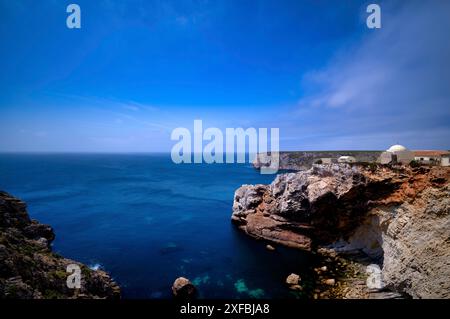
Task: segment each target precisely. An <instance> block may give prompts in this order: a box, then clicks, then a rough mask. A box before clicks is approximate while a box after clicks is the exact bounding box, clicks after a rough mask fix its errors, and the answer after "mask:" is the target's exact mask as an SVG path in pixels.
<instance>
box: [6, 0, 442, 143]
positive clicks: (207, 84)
mask: <svg viewBox="0 0 450 319" xmlns="http://www.w3.org/2000/svg"><path fill="white" fill-rule="evenodd" d="M372 2H373V1H356V0H347V1H345V0H340V1H320V0H319V1H318V0H310V1H300V0H292V1H284V0H282V1H269V0H265V1H263V0H261V1H256V0H253V1H242V0H236V1H230V0H226V1H225V0H224V1H219V0H216V1H212V0H210V1H207V0H202V1H193V0H192V1H182V0H174V1H168V0H165V1H144V0H141V1H138V0H135V1H119V0H117V1H116V0H98V1H82V0H77V1H75V0H73V1H61V0H53V1H51V0H40V1H32V0H28V1H25V0H17V1H10V0H0V21H1V23H0V40H1V43H2V44H1V50H0V70H1V71H0V87H1V88H2V89H1V90H0V135H1V136H2V138H1V139H0V151H44V152H47V151H56V152H67V151H71V152H76V151H86V152H93V151H95V152H152V151H170V149H171V147H172V146H173V144H174V142H173V141H171V140H170V133H171V131H172V130H173V129H174V128H176V127H180V126H181V127H188V128H192V126H193V121H194V119H202V120H203V122H204V126H205V127H219V128H225V127H244V128H246V127H257V128H258V127H268V128H270V127H277V128H279V129H280V138H281V141H280V145H281V149H284V150H325V149H326V150H335V149H385V148H387V147H388V146H389V145H391V144H394V143H401V144H404V145H406V146H408V147H410V148H416V149H419V148H425V149H433V148H438V149H440V148H442V149H449V148H450V144H449V141H450V126H449V124H450V89H449V88H450V61H449V57H450V41H448V30H449V29H450V3H449V2H448V1H439V0H435V1H429V2H426V3H424V1H389V2H385V1H378V2H377V3H379V4H380V5H381V8H382V28H381V29H379V30H369V29H367V27H366V25H365V19H366V17H367V13H366V12H365V9H366V6H367V5H368V4H369V3H372ZM69 3H77V4H79V5H80V7H81V11H82V28H81V29H80V30H70V29H68V28H67V27H66V25H65V20H66V17H67V13H66V6H67V5H68V4H69Z"/></svg>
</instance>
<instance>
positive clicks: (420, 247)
mask: <svg viewBox="0 0 450 319" xmlns="http://www.w3.org/2000/svg"><path fill="white" fill-rule="evenodd" d="M449 181H450V169H449V168H445V167H432V168H428V167H419V168H416V169H411V168H409V167H394V168H389V167H382V166H376V165H370V166H360V165H353V166H350V165H347V164H331V165H313V167H312V168H311V169H309V170H307V171H301V172H297V173H288V174H281V175H278V176H277V177H276V179H275V180H274V181H273V182H272V184H270V185H244V186H242V187H240V188H239V189H238V190H237V191H236V193H235V197H234V204H233V215H232V221H233V222H234V223H235V224H236V225H237V226H238V227H239V228H240V229H241V230H243V231H245V232H246V233H247V234H249V235H250V236H253V237H255V238H259V239H265V240H268V241H271V242H275V243H279V244H283V245H286V246H289V247H294V248H300V249H305V250H313V251H316V250H319V249H321V250H323V249H324V248H325V249H329V250H332V251H334V252H337V253H341V254H355V253H364V254H365V255H366V256H368V257H369V258H370V259H371V260H372V261H373V262H375V263H378V264H380V265H381V266H382V276H383V282H384V283H385V284H386V286H387V287H389V288H390V289H392V290H394V291H397V292H400V293H404V294H408V295H410V296H412V297H415V298H448V297H450V280H449V279H448V278H450V183H449Z"/></svg>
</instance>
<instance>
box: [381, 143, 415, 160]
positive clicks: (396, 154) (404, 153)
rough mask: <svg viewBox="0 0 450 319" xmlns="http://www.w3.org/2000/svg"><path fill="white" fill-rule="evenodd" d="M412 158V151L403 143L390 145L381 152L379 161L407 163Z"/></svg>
mask: <svg viewBox="0 0 450 319" xmlns="http://www.w3.org/2000/svg"><path fill="white" fill-rule="evenodd" d="M413 160H414V153H413V152H411V151H410V150H409V149H407V148H406V147H404V146H403V145H399V144H396V145H392V146H391V147H389V148H388V149H387V150H386V152H383V153H381V155H380V158H379V162H380V163H381V164H389V163H402V164H409V163H411V161H413Z"/></svg>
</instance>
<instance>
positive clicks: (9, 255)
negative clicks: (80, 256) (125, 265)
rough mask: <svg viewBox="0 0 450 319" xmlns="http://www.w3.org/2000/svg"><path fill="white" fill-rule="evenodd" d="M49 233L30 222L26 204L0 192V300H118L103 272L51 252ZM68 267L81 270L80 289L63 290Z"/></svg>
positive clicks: (117, 292) (113, 285) (51, 235)
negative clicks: (70, 265) (75, 266)
mask: <svg viewBox="0 0 450 319" xmlns="http://www.w3.org/2000/svg"><path fill="white" fill-rule="evenodd" d="M54 238H55V234H54V232H53V229H52V228H51V227H50V226H48V225H43V224H40V223H39V222H37V221H35V220H31V219H30V217H29V215H28V213H27V210H26V204H25V203H24V202H22V201H21V200H19V199H17V198H14V197H12V196H11V195H9V194H8V193H5V192H1V191H0V299H3V298H12V299H30V298H33V299H41V298H64V299H66V298H119V297H120V288H119V286H118V285H117V284H116V283H115V282H114V281H113V280H112V279H111V277H110V276H109V275H108V274H107V273H105V272H104V271H101V270H97V271H93V270H91V269H89V268H88V267H87V266H85V265H83V264H81V263H79V262H76V261H73V260H70V259H66V258H63V257H61V256H59V255H56V254H54V253H53V252H52V250H51V247H50V244H51V242H52V241H53V240H54ZM69 264H73V265H77V266H78V267H79V269H80V270H81V274H80V278H81V286H80V288H78V289H71V288H69V287H68V286H67V277H68V276H69V275H71V273H69V272H67V271H66V270H67V266H68V265H69Z"/></svg>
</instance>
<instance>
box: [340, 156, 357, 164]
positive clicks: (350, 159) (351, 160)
mask: <svg viewBox="0 0 450 319" xmlns="http://www.w3.org/2000/svg"><path fill="white" fill-rule="evenodd" d="M338 163H356V158H354V157H353V156H341V157H339V158H338Z"/></svg>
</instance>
